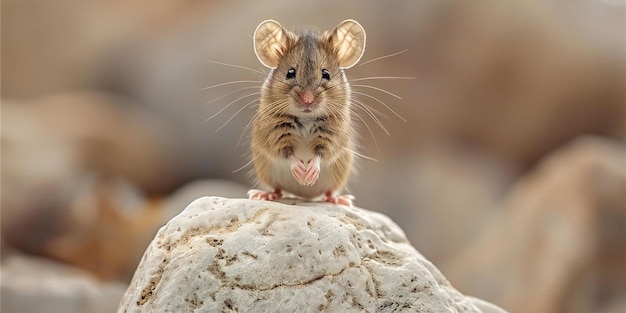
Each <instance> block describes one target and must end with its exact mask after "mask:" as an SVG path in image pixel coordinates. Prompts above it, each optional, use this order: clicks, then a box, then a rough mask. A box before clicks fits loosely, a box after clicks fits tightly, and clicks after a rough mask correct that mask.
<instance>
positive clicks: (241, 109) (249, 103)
mask: <svg viewBox="0 0 626 313" xmlns="http://www.w3.org/2000/svg"><path fill="white" fill-rule="evenodd" d="M257 101H259V98H256V99H254V100H252V101H250V102H248V103H246V105H244V106H242V107H241V108H240V109H239V110H237V112H235V114H233V115H232V116H231V117H230V118H229V119H228V120H226V122H224V124H222V126H220V127H219V128H218V129H217V130H216V131H215V132H218V131H220V130H221V129H222V128H224V126H226V125H227V124H228V123H229V122H230V121H232V120H233V118H235V116H237V114H239V113H241V111H243V110H244V109H245V108H247V107H249V106H250V105H252V104H253V103H255V102H257Z"/></svg>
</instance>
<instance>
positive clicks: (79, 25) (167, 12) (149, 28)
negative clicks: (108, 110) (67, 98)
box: [2, 0, 213, 98]
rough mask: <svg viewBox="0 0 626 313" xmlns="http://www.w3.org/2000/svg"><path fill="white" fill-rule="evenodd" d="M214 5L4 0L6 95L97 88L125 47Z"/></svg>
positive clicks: (23, 96) (29, 94)
mask: <svg viewBox="0 0 626 313" xmlns="http://www.w3.org/2000/svg"><path fill="white" fill-rule="evenodd" d="M212 3H213V2H211V4H212ZM211 4H205V3H200V2H196V1H175V2H172V1H150V2H135V1H128V2H127V1H122V2H110V1H99V0H95V1H88V2H85V1H80V0H63V1H59V0H51V1H45V2H41V1H37V0H6V1H2V12H3V14H2V17H3V18H2V23H3V26H5V27H3V32H2V58H3V59H4V62H3V66H2V77H3V78H4V79H3V80H2V95H3V97H10V98H31V97H36V96H44V95H47V94H51V93H58V92H62V91H67V90H76V89H85V88H97V87H98V83H99V75H100V74H99V73H100V72H101V71H102V70H103V69H102V67H103V66H105V63H106V60H107V59H108V58H109V57H110V56H111V54H112V53H114V52H115V51H116V50H118V49H119V48H120V47H124V46H127V45H132V44H135V43H136V42H137V41H138V40H140V38H145V37H146V36H151V35H152V34H155V33H163V32H167V28H168V26H171V25H172V24H175V23H176V22H177V21H178V19H179V18H180V16H181V15H186V14H185V13H186V12H189V11H196V10H197V9H198V7H206V6H210V5H211Z"/></svg>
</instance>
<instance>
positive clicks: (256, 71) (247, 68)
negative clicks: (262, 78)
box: [207, 60, 267, 75]
mask: <svg viewBox="0 0 626 313" xmlns="http://www.w3.org/2000/svg"><path fill="white" fill-rule="evenodd" d="M207 62H208V63H213V64H218V65H223V66H230V67H234V68H240V69H244V70H249V71H252V72H255V73H258V74H261V75H267V73H264V72H262V71H260V70H255V69H253V68H251V67H246V66H241V65H236V64H229V63H223V62H218V61H211V60H207Z"/></svg>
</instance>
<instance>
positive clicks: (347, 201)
mask: <svg viewBox="0 0 626 313" xmlns="http://www.w3.org/2000/svg"><path fill="white" fill-rule="evenodd" d="M352 200H354V196H353V195H341V196H333V194H332V193H331V192H327V193H326V195H324V197H323V198H322V201H324V202H329V203H334V204H341V205H345V206H349V207H351V206H352Z"/></svg>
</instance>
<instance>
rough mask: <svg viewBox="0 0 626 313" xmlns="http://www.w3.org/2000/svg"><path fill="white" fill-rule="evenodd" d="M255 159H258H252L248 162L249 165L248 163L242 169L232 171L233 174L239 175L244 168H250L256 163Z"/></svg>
mask: <svg viewBox="0 0 626 313" xmlns="http://www.w3.org/2000/svg"><path fill="white" fill-rule="evenodd" d="M255 159H256V158H252V160H250V161H248V163H246V164H244V165H243V166H242V167H240V168H238V169H236V170H234V171H232V172H231V173H233V174H235V173H237V172H239V171H241V170H243V169H244V168H246V167H248V166H250V165H251V164H252V162H254V160H255Z"/></svg>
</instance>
